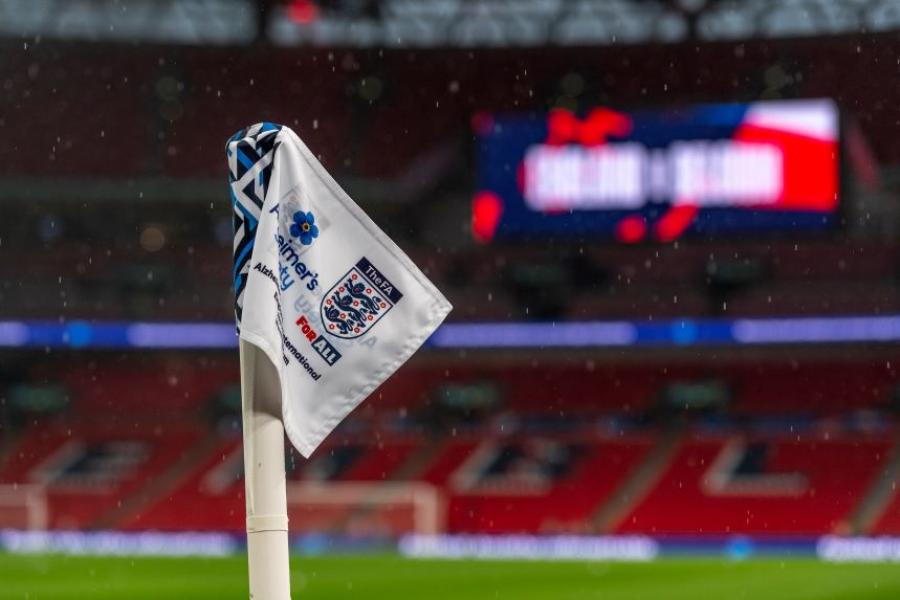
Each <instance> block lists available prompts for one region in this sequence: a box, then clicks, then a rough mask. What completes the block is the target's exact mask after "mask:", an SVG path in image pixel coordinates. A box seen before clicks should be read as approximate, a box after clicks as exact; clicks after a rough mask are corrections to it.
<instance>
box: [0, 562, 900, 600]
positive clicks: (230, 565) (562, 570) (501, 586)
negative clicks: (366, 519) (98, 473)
mask: <svg viewBox="0 0 900 600" xmlns="http://www.w3.org/2000/svg"><path fill="white" fill-rule="evenodd" d="M245 560H246V559H245V558H244V557H240V556H238V557H233V558H222V559H200V558H105V557H104V558H100V557H66V556H49V555H38V556H22V555H8V554H0V598H2V599H3V600H6V599H8V598H10V599H11V598H23V599H24V598H27V599H29V600H42V599H45V598H54V599H55V598H60V599H77V600H91V599H95V598H99V599H106V598H110V599H111V598H116V599H117V600H118V599H131V600H135V599H142V598H147V599H150V598H153V599H154V600H156V599H160V598H162V599H165V600H177V599H181V598H190V599H192V600H198V599H206V598H210V599H213V598H215V599H223V598H246V597H247V580H246V577H247V576H246V562H245ZM291 576H292V580H293V597H294V598H296V599H306V598H309V599H335V598H365V599H368V600H372V599H381V598H384V599H391V600H396V599H401V598H409V599H417V600H419V599H428V600H451V599H452V600H463V599H465V600H481V599H484V600H487V599H492V600H502V599H510V600H512V599H515V600H529V599H533V598H541V599H543V598H549V599H553V600H564V599H573V600H575V599H582V598H584V599H598V600H626V599H628V600H641V599H648V600H649V599H654V600H656V599H669V598H671V599H674V600H682V599H683V600H698V599H699V600H714V599H719V598H728V599H740V598H761V599H763V600H781V599H785V600H787V599H790V600H806V599H810V598H817V599H818V598H825V599H831V600H837V599H848V600H850V599H852V600H869V599H875V598H878V599H881V598H884V599H888V598H900V566H897V565H890V564H827V563H822V562H818V561H814V560H801V559H789V560H774V559H766V560H750V561H746V562H728V561H723V560H712V559H710V560H706V559H687V560H674V559H664V560H660V561H656V562H652V563H597V562H593V563H592V562H524V561H519V562H515V561H480V562H473V561H443V560H408V559H402V558H399V557H395V556H366V557H317V558H310V557H295V558H294V560H293V561H292V565H291Z"/></svg>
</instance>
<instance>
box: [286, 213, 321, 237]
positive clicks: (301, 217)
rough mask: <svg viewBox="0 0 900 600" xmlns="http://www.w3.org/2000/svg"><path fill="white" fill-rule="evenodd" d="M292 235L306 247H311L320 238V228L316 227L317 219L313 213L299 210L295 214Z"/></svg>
mask: <svg viewBox="0 0 900 600" xmlns="http://www.w3.org/2000/svg"><path fill="white" fill-rule="evenodd" d="M291 235H292V236H294V237H295V238H297V239H299V240H300V243H301V244H303V245H304V246H309V245H310V244H312V243H313V240H314V239H316V238H317V237H319V228H318V227H316V217H315V216H314V215H313V214H312V213H311V212H303V211H302V210H298V211H297V212H295V213H294V222H293V224H292V225H291Z"/></svg>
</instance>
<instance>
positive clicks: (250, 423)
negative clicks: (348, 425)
mask: <svg viewBox="0 0 900 600" xmlns="http://www.w3.org/2000/svg"><path fill="white" fill-rule="evenodd" d="M240 361H241V406H242V413H243V424H244V427H243V435H244V483H245V490H246V496H247V498H246V500H247V566H248V570H249V575H250V598H251V599H252V600H290V597H291V582H290V568H289V564H288V518H287V491H286V485H285V471H284V424H283V423H282V420H281V391H280V385H279V377H278V373H277V372H276V371H275V367H274V365H272V363H271V362H270V361H269V359H268V358H266V356H265V354H264V353H263V352H261V351H260V350H259V349H258V348H256V347H255V346H253V345H252V344H249V343H248V342H245V341H244V340H240Z"/></svg>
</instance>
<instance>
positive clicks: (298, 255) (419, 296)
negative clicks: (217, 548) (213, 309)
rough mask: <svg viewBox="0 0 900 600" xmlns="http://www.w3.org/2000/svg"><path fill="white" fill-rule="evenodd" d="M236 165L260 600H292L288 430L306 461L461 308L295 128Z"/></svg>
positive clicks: (231, 167) (233, 152)
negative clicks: (454, 306)
mask: <svg viewBox="0 0 900 600" xmlns="http://www.w3.org/2000/svg"><path fill="white" fill-rule="evenodd" d="M227 155H228V171H229V185H230V192H231V201H232V207H233V213H234V231H235V237H234V268H233V271H232V276H233V279H234V291H235V297H236V298H235V317H236V319H237V327H238V332H239V335H240V345H241V380H242V396H243V404H244V464H245V470H246V489H247V531H248V553H249V561H250V594H251V598H255V599H257V600H260V599H262V600H269V599H270V598H278V599H279V600H280V599H281V598H289V597H290V592H289V583H288V575H287V510H286V501H285V498H284V495H285V483H284V455H283V443H284V442H283V433H282V430H281V423H282V422H283V427H284V431H286V432H287V435H288V437H289V439H290V440H291V442H292V443H293V445H294V446H295V447H296V448H297V449H298V450H299V451H300V452H301V453H302V454H303V455H304V456H307V457H308V456H309V455H310V454H311V453H312V452H313V450H315V448H316V447H317V446H318V445H319V444H320V443H321V442H322V440H323V439H324V438H325V437H326V436H327V435H328V434H329V433H330V432H331V431H332V430H333V429H334V428H335V427H336V426H337V424H338V423H340V422H341V420H342V419H344V417H346V416H347V415H348V414H349V413H350V411H352V410H353V409H354V408H355V407H356V406H357V405H358V404H359V403H360V402H362V401H363V400H364V399H365V398H366V396H368V395H369V394H370V393H371V392H372V391H373V390H374V389H375V388H376V387H378V385H380V384H381V383H382V382H383V381H384V380H385V379H387V378H388V377H389V376H390V375H391V374H392V373H393V372H394V371H395V370H396V369H397V368H398V367H399V366H400V365H402V364H403V363H404V362H405V361H406V360H407V359H409V357H410V356H411V355H412V354H413V353H414V352H415V351H416V349H418V348H419V346H421V345H422V343H423V342H425V340H426V339H427V338H428V336H430V335H431V333H432V332H433V331H434V330H435V329H436V328H437V327H438V325H439V324H440V323H441V321H443V320H444V318H445V317H446V316H447V313H449V312H450V309H451V306H450V303H449V302H447V300H446V299H445V298H444V296H443V295H442V294H441V293H440V292H439V291H438V290H437V288H435V286H434V285H433V284H432V283H431V282H430V281H428V279H427V278H426V277H425V275H423V274H422V272H421V271H419V269H418V268H417V267H416V266H415V265H414V264H413V263H412V261H411V260H410V259H409V257H407V256H406V255H405V254H404V253H403V252H402V251H401V250H400V248H398V247H397V245H396V244H394V242H392V241H391V240H390V239H389V238H388V237H387V236H386V235H385V234H384V232H382V231H381V230H380V229H379V228H378V227H377V226H376V225H375V223H373V222H372V220H371V219H369V217H368V216H366V214H365V213H364V212H363V211H362V210H361V209H360V208H359V207H358V206H357V205H356V204H355V203H354V202H353V200H351V199H350V197H349V196H347V194H346V193H344V191H343V190H341V188H340V187H339V186H338V185H337V183H336V182H335V181H334V179H332V177H331V176H330V175H329V174H328V173H327V172H326V171H325V169H324V168H323V167H322V165H321V164H319V162H318V161H317V160H316V158H315V157H314V156H313V154H312V153H311V152H310V151H309V149H308V148H307V147H306V145H304V143H303V142H302V141H301V140H300V138H298V137H297V135H296V134H295V133H294V132H293V131H291V130H290V129H289V128H288V127H284V126H280V125H275V124H273V123H259V124H256V125H253V126H251V127H248V128H246V129H244V130H242V131H239V132H238V133H236V134H235V135H234V136H232V138H231V139H230V140H229V141H228V144H227ZM260 352H261V353H262V354H263V355H264V356H265V357H267V359H268V361H265V360H263V359H262V357H260V356H259V353H260ZM268 363H271V365H270V364H268ZM273 366H274V368H273ZM276 463H277V464H276ZM253 534H264V535H260V536H254V535H253Z"/></svg>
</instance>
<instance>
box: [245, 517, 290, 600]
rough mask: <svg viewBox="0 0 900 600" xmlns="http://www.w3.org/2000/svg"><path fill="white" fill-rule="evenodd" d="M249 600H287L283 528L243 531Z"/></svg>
mask: <svg viewBox="0 0 900 600" xmlns="http://www.w3.org/2000/svg"><path fill="white" fill-rule="evenodd" d="M247 566H248V567H249V570H250V598H251V600H290V598H291V592H290V589H291V581H290V570H289V567H288V532H287V531H271V530H269V531H249V530H248V531H247Z"/></svg>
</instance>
